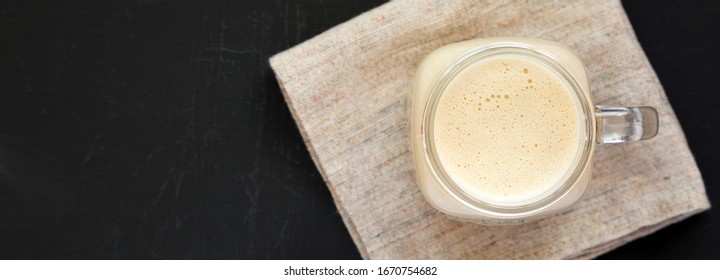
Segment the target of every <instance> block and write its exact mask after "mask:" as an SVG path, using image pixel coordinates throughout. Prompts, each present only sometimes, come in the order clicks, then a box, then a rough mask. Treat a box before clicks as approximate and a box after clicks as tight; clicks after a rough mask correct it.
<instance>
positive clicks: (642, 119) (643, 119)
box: [595, 106, 660, 143]
mask: <svg viewBox="0 0 720 280" xmlns="http://www.w3.org/2000/svg"><path fill="white" fill-rule="evenodd" d="M595 117H596V118H597V142H598V143H622V142H629V141H639V140H645V139H650V138H653V137H655V135H657V132H658V126H659V124H660V122H659V120H658V113H657V110H655V108H653V107H650V106H637V107H612V108H610V107H597V108H595Z"/></svg>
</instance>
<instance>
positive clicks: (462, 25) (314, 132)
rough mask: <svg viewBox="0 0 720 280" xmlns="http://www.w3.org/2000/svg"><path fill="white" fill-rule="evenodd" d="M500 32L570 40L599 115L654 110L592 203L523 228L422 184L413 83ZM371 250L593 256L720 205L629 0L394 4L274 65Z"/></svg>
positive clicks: (611, 165) (606, 161)
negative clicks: (430, 197) (472, 213)
mask: <svg viewBox="0 0 720 280" xmlns="http://www.w3.org/2000/svg"><path fill="white" fill-rule="evenodd" d="M495 36H521V37H533V38H540V39H546V40H552V41H558V42H561V43H564V44H565V45H567V46H569V47H571V48H572V49H574V50H575V51H576V52H577V54H578V55H579V56H580V57H581V59H582V60H583V61H584V62H585V64H586V65H587V68H588V69H587V70H588V74H589V77H590V83H591V90H592V95H593V99H594V100H595V102H596V103H597V104H598V105H606V106H620V105H625V106H629V105H650V106H654V107H656V108H657V109H658V111H659V113H660V122H661V125H660V132H659V134H658V136H657V137H656V138H654V139H652V140H649V141H643V142H635V143H625V144H616V145H600V146H598V149H597V151H596V157H595V163H594V165H595V168H594V172H593V181H592V183H591V185H590V187H589V190H588V193H586V196H585V197H584V199H583V200H582V201H581V202H579V203H578V204H576V205H575V206H574V207H573V208H572V209H570V210H568V211H565V212H563V213H560V214H558V215H555V216H552V217H548V218H544V219H541V220H538V221H534V222H531V223H528V224H523V225H516V226H483V225H478V224H474V223H466V222H458V221H455V220H451V219H449V218H448V217H446V216H445V215H443V214H441V213H439V212H437V211H436V210H434V209H433V208H432V207H431V206H430V205H428V204H427V202H425V200H424V198H423V197H422V195H421V194H420V191H419V189H418V187H417V186H416V179H415V173H414V170H413V164H412V154H411V151H410V141H409V131H408V119H407V115H408V109H409V108H408V96H409V94H410V90H411V88H410V87H411V80H412V77H413V75H414V72H415V70H416V68H417V66H418V64H419V63H420V61H422V59H423V58H424V57H425V55H427V54H428V53H429V52H430V51H432V50H434V49H436V48H438V47H440V46H442V45H445V44H448V43H452V42H457V41H462V40H467V39H472V38H482V37H495ZM270 63H271V66H272V68H273V69H274V71H275V74H276V76H277V79H278V82H279V84H280V87H281V88H282V91H283V94H284V95H285V100H286V101H287V103H288V106H289V107H290V110H291V111H292V114H293V117H294V118H295V121H296V122H297V126H298V128H299V130H300V132H301V134H302V136H303V138H304V140H305V143H306V145H307V147H308V149H309V151H310V154H311V155H312V157H313V160H314V161H315V164H316V165H317V167H318V169H319V170H320V173H321V174H322V176H323V178H324V179H325V182H326V183H327V186H328V188H329V189H330V192H331V193H332V196H333V199H334V200H335V203H336V204H337V207H338V209H339V211H340V213H341V214H342V217H343V220H344V221H345V224H346V225H347V228H348V230H349V231H350V234H351V235H352V237H353V240H354V241H355V243H356V245H357V246H358V249H359V250H360V253H361V254H362V256H363V257H364V258H372V259H416V258H423V259H424V258H429V259H446V258H447V259H475V258H479V259H486V258H491V259H497V258H499V259H534V258H543V259H546V258H550V259H563V258H593V257H595V256H597V255H599V254H602V253H603V252H606V251H608V250H611V249H613V248H616V247H617V246H620V245H622V244H624V243H626V242H628V241H630V240H633V239H635V238H638V237H640V236H644V235H647V234H650V233H652V232H654V231H656V230H657V229H659V228H662V227H664V226H666V225H668V224H670V223H673V222H676V221H678V220H681V219H683V218H686V217H688V216H690V215H692V214H695V213H698V212H700V211H703V210H705V209H708V208H709V207H710V205H709V202H708V199H707V196H706V194H705V188H704V185H703V182H702V179H701V177H700V173H699V171H698V169H697V166H696V164H695V161H694V160H693V157H692V154H691V153H690V150H689V149H688V146H687V143H686V141H685V137H684V135H683V132H682V129H681V128H680V125H679V124H678V121H677V119H676V117H675V115H674V113H673V111H672V108H671V107H670V104H669V103H668V101H667V98H666V96H665V93H664V92H663V89H662V86H661V85H660V82H659V81H658V79H657V77H656V75H655V73H654V72H653V69H652V67H651V66H650V63H649V62H648V60H647V58H646V57H645V55H644V53H643V51H642V48H641V47H640V45H639V43H638V42H637V40H636V38H635V35H634V33H633V30H632V27H631V25H630V23H629V21H628V19H627V16H626V15H625V12H624V11H623V9H622V6H621V4H620V2H619V1H520V0H518V1H447V2H440V1H427V2H423V1H402V0H401V1H393V2H390V3H387V4H385V5H383V6H380V7H378V8H376V9H374V10H371V11H369V12H367V13H365V14H362V15H360V16H358V17H356V18H354V19H352V20H350V21H348V22H346V23H343V24H341V25H339V26H337V27H335V28H333V29H331V30H328V31H326V32H325V33H323V34H321V35H319V36H317V37H315V38H313V39H311V40H308V41H306V42H304V43H302V44H300V45H298V46H296V47H293V48H292V49H290V50H287V51H285V52H282V53H280V54H277V55H276V56H274V57H272V58H271V59H270Z"/></svg>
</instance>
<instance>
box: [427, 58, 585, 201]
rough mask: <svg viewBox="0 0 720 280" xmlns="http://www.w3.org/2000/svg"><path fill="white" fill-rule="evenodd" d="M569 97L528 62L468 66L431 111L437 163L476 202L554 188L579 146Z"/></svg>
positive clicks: (552, 78)
mask: <svg viewBox="0 0 720 280" xmlns="http://www.w3.org/2000/svg"><path fill="white" fill-rule="evenodd" d="M572 94H574V93H573V92H571V91H569V90H568V89H567V88H566V87H565V86H564V84H563V83H562V81H561V80H560V79H559V78H558V77H556V76H555V75H554V74H553V73H552V72H550V71H549V70H547V69H545V68H544V67H543V66H541V65H538V64H536V63H535V62H532V61H528V60H524V59H519V58H498V59H491V60H485V61H480V62H477V63H475V64H474V65H471V66H469V67H468V68H466V69H465V70H463V71H462V72H461V73H460V74H458V76H457V77H456V78H455V79H454V80H453V81H452V82H451V83H450V84H449V85H448V87H447V89H446V90H445V92H444V94H443V95H442V97H441V98H440V100H439V102H438V105H437V106H438V107H437V111H436V114H435V120H434V139H435V145H436V150H437V153H438V157H439V159H440V162H441V163H442V165H443V166H444V168H445V170H446V172H447V174H448V175H449V176H450V177H451V178H452V179H453V181H455V182H456V184H457V185H458V186H459V187H460V188H462V189H463V190H464V191H465V192H467V193H468V194H469V195H471V196H473V197H475V198H477V199H479V200H484V201H492V202H500V203H502V202H508V203H512V202H518V201H524V200H528V199H533V198H535V197H537V196H539V195H541V194H543V193H545V192H547V191H549V190H551V189H555V188H557V187H558V183H559V181H560V180H562V178H563V177H564V176H565V174H566V173H567V172H568V170H569V169H570V168H571V165H572V164H573V162H574V159H575V157H576V153H577V150H578V147H579V145H580V144H581V143H580V138H581V137H580V136H579V135H578V133H579V132H580V131H582V130H581V127H580V125H582V124H581V123H579V122H578V115H579V111H578V110H579V109H578V108H577V107H576V105H575V102H574V100H573V97H572Z"/></svg>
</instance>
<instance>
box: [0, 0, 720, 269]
mask: <svg viewBox="0 0 720 280" xmlns="http://www.w3.org/2000/svg"><path fill="white" fill-rule="evenodd" d="M115 2H118V3H111V4H107V3H98V1H84V2H83V3H81V2H79V1H76V2H72V3H59V1H42V2H40V1H2V2H0V258H10V259H18V258H20V259H24V258H31V259H37V258H40V259H78V258H79V259H116V258H119V259H155V258H170V259H356V258H359V254H358V252H357V250H356V249H355V246H354V244H353V243H352V240H351V239H350V237H349V235H348V232H347V231H346V229H345V227H344V225H343V223H342V220H341V218H340V216H339V214H338V213H337V210H336V208H335V206H334V204H333V202H332V199H331V197H330V194H329V192H328V191H327V189H326V187H325V185H324V183H323V180H322V178H321V177H320V175H319V173H318V172H317V170H316V169H315V167H314V165H313V163H312V161H311V159H310V156H309V154H308V152H307V150H306V148H305V146H304V144H303V142H302V139H301V137H300V134H299V132H298V130H297V127H296V126H295V124H294V122H293V120H292V117H291V116H290V113H289V111H288V109H287V107H286V105H285V103H284V101H283V98H282V95H281V93H280V90H279V88H278V86H277V83H276V82H275V80H274V77H273V74H272V72H271V70H270V68H269V66H268V62H267V59H268V58H269V57H270V56H271V55H273V54H275V53H277V52H280V51H282V50H284V49H287V48H289V47H291V46H293V45H296V44H298V43H300V42H302V41H304V40H306V39H309V38H311V37H312V36H314V35H317V34H319V33H321V32H322V31H324V30H327V29H328V28H330V27H332V26H334V25H336V24H339V23H341V22H344V21H346V20H348V19H350V18H352V17H354V16H356V15H358V14H360V13H362V12H363V11H366V10H368V9H371V8H373V7H376V6H378V5H380V4H381V3H382V2H383V1H335V2H330V1H320V0H306V1H292V2H291V1H277V2H276V1H247V2H245V1H152V0H145V1H115ZM624 4H625V7H626V9H627V12H628V15H629V17H630V20H631V21H632V23H633V25H634V26H635V28H636V32H637V35H638V37H639V40H640V42H641V44H642V45H643V47H644V48H645V51H646V52H647V55H648V57H649V59H650V61H651V63H652V64H653V66H654V67H655V70H656V71H657V73H658V76H659V77H660V80H661V81H662V83H663V85H664V86H665V89H666V91H667V94H668V97H669V99H670V101H671V103H672V104H673V107H674V108H675V110H676V113H677V115H678V117H679V119H680V122H681V124H682V126H683V128H684V129H685V131H686V134H687V138H688V141H689V143H690V147H691V149H692V151H693V153H694V155H695V157H696V159H697V161H698V165H699V166H700V170H701V172H702V173H703V178H704V179H705V183H706V185H707V189H708V193H709V195H710V198H711V201H712V202H713V203H714V204H717V203H718V202H720V194H718V193H720V191H718V190H717V187H718V186H720V174H718V172H717V171H718V167H720V162H719V161H718V160H717V159H718V158H720V149H718V148H717V145H716V144H715V143H716V142H717V140H716V139H717V138H718V137H720V135H717V134H718V129H720V114H718V113H719V109H718V108H720V98H718V94H716V93H715V92H716V91H717V81H718V77H717V76H718V73H720V71H718V70H717V69H718V68H717V67H718V62H720V52H718V50H717V49H718V48H717V44H718V43H719V42H720V40H719V39H720V35H719V34H720V33H719V32H717V30H716V29H717V27H718V26H720V17H718V15H720V7H719V6H718V5H717V3H715V4H713V3H712V2H711V1H695V2H692V3H686V2H682V3H680V1H664V2H661V3H657V2H656V1H645V0H644V1H629V2H628V3H624ZM719 246H720V215H718V214H716V211H714V210H711V211H709V212H706V213H703V214H700V215H698V216H695V217H693V218H690V219H688V220H686V221H684V222H681V223H679V224H677V225H673V226H671V227H669V228H667V229H664V230H661V231H660V232H658V233H656V234H654V235H652V236H650V237H646V238H642V239H640V240H637V241H635V242H632V243H630V244H628V245H626V246H624V247H622V248H620V249H618V250H616V251H613V252H611V253H609V254H607V255H605V256H603V258H641V259H656V258H660V259H667V258H670V259H675V258H678V259H694V258H714V259H718V258H720V251H718V250H715V249H714V248H719Z"/></svg>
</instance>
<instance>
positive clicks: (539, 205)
mask: <svg viewBox="0 0 720 280" xmlns="http://www.w3.org/2000/svg"><path fill="white" fill-rule="evenodd" d="M411 104H412V105H411V106H412V108H411V110H410V111H411V112H410V114H411V116H410V120H411V134H412V135H411V138H412V149H413V158H414V164H415V171H416V174H417V178H418V184H419V187H420V189H421V191H422V193H423V195H424V196H425V198H426V200H427V201H428V202H429V203H430V204H431V205H432V206H433V207H435V208H436V209H437V210H439V211H441V212H443V213H445V214H448V215H450V216H452V217H455V218H459V219H465V220H472V221H475V222H480V223H485V224H514V223H521V222H524V221H526V220H528V219H531V218H536V217H539V216H544V215H547V214H550V213H554V212H558V211H560V210H563V209H566V208H568V207H569V206H570V205H572V204H573V203H575V202H577V201H578V200H580V198H581V196H582V194H583V193H584V192H585V190H586V189H587V186H588V184H589V182H590V177H591V174H592V172H591V170H592V160H593V155H594V151H595V145H596V144H598V143H620V142H627V141H637V140H643V139H648V138H652V137H654V136H655V135H656V134H657V130H658V115H657V112H656V111H655V109H654V108H652V107H647V106H639V107H616V108H604V107H596V106H595V105H594V103H593V101H592V98H591V96H590V87H589V85H588V78H587V74H586V73H585V68H584V66H583V64H582V62H581V61H580V59H579V58H578V57H577V56H576V55H574V54H573V53H572V51H570V50H569V49H568V48H567V47H565V46H563V45H561V44H558V43H554V42H550V41H544V40H537V39H528V38H485V39H476V40H470V41H465V42H459V43H454V44H450V45H446V46H444V47H441V48H439V49H437V50H435V51H434V52H432V53H431V54H429V55H428V56H427V57H426V58H425V60H423V62H422V63H421V65H420V66H419V68H418V70H417V73H416V76H415V80H414V84H413V93H412V96H411Z"/></svg>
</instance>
